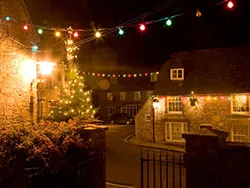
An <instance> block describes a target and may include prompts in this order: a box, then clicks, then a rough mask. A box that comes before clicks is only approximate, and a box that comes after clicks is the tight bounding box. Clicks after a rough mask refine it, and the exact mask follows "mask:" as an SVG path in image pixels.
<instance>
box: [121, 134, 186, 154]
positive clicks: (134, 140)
mask: <svg viewBox="0 0 250 188" xmlns="http://www.w3.org/2000/svg"><path fill="white" fill-rule="evenodd" d="M124 141H125V142H126V143H128V144H134V145H137V146H141V147H150V148H157V149H167V150H173V151H181V152H184V151H185V149H184V148H181V147H178V146H173V145H165V144H163V143H152V142H147V141H145V140H143V139H140V138H139V137H137V136H136V135H135V134H132V135H130V136H128V137H126V138H125V139H124Z"/></svg>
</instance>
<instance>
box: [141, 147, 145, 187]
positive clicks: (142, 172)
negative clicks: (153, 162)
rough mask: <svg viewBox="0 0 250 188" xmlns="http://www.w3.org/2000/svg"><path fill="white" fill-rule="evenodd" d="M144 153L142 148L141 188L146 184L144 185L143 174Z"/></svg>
mask: <svg viewBox="0 0 250 188" xmlns="http://www.w3.org/2000/svg"><path fill="white" fill-rule="evenodd" d="M143 162H144V161H143V151H142V148H141V188H144V184H143V177H144V174H143V170H144V169H143Z"/></svg>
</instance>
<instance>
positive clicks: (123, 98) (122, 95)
mask: <svg viewBox="0 0 250 188" xmlns="http://www.w3.org/2000/svg"><path fill="white" fill-rule="evenodd" d="M120 100H121V101H126V92H121V93H120Z"/></svg>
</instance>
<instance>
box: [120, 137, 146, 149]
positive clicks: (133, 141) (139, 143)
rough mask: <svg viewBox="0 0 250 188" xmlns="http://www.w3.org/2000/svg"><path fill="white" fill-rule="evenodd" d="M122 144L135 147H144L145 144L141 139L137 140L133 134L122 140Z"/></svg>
mask: <svg viewBox="0 0 250 188" xmlns="http://www.w3.org/2000/svg"><path fill="white" fill-rule="evenodd" d="M124 142H126V143H128V144H132V145H137V146H146V145H147V143H146V142H145V141H143V140H142V139H140V138H138V137H137V136H136V135H135V134H131V135H129V136H127V137H126V138H125V139H124Z"/></svg>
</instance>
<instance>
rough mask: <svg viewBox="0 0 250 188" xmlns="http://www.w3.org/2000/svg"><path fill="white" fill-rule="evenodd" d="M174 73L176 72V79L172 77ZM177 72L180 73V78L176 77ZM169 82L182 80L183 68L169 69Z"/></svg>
mask: <svg viewBox="0 0 250 188" xmlns="http://www.w3.org/2000/svg"><path fill="white" fill-rule="evenodd" d="M174 71H177V73H176V74H177V76H176V77H174ZM178 71H181V77H178ZM170 80H184V68H175V69H170Z"/></svg>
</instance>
